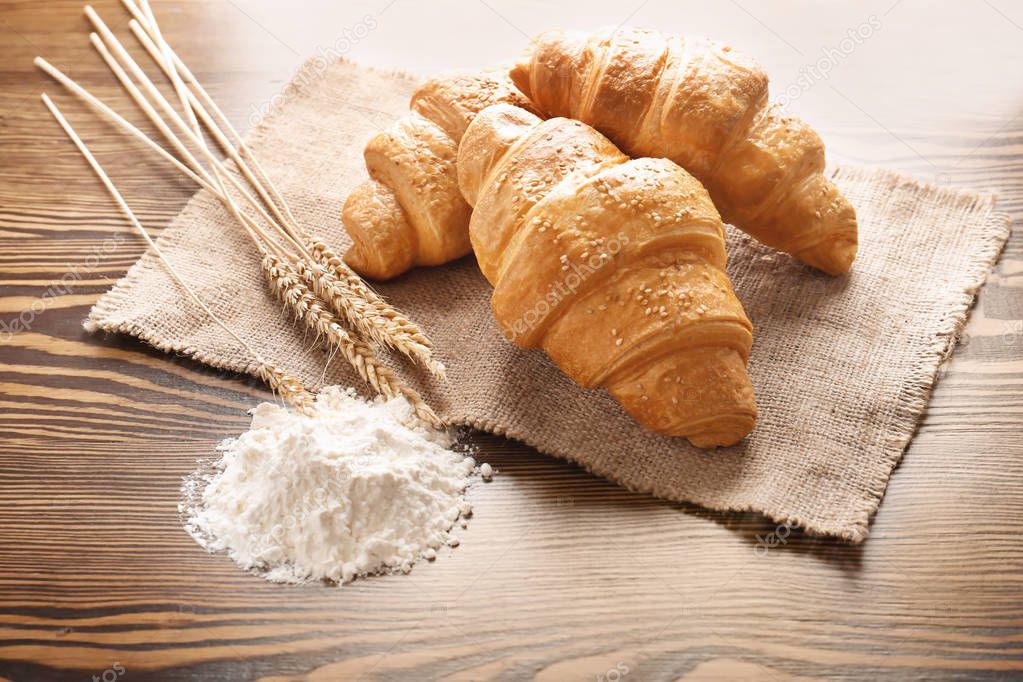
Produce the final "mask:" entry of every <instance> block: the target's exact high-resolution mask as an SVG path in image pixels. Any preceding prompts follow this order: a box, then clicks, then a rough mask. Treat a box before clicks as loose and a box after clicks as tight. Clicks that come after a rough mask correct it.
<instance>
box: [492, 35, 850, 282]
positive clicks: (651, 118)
mask: <svg viewBox="0 0 1023 682" xmlns="http://www.w3.org/2000/svg"><path fill="white" fill-rule="evenodd" d="M510 75H511V78H512V80H513V81H514V83H515V84H516V85H517V86H518V87H519V89H520V90H521V91H522V92H523V93H524V94H525V95H526V96H527V97H529V98H530V99H531V100H532V101H533V103H534V104H535V105H536V107H537V108H538V109H539V110H540V112H542V113H544V114H546V115H550V116H568V117H571V118H576V119H579V120H581V121H584V122H586V123H588V124H590V125H592V126H593V127H595V128H596V129H597V130H599V131H601V132H602V133H604V134H605V135H607V136H608V137H610V138H611V139H612V140H613V141H614V142H615V143H616V144H618V145H619V146H620V147H621V149H623V150H624V151H625V152H626V153H628V154H630V155H633V156H665V157H668V158H670V159H671V160H673V161H675V162H677V163H678V164H679V165H681V166H683V167H684V168H685V169H686V170H688V171H689V172H691V173H692V174H693V175H695V176H696V177H697V178H698V179H699V180H700V181H701V182H703V183H704V185H705V186H706V187H707V190H708V191H709V192H710V195H711V197H712V198H713V199H714V203H715V204H716V206H717V207H718V210H719V211H720V212H721V215H722V217H723V218H724V220H725V221H727V222H729V223H732V224H734V225H735V226H736V227H738V228H740V229H742V230H744V231H745V232H747V233H749V234H750V235H752V236H754V237H756V238H757V239H758V240H759V241H761V242H763V243H764V244H767V245H768V246H771V247H773V248H776V249H778V250H781V251H785V252H788V253H790V254H792V255H793V256H795V257H796V258H798V259H799V260H801V261H803V262H805V263H807V264H809V265H812V266H814V267H816V268H819V269H821V270H823V271H825V272H827V273H830V274H840V273H844V272H848V270H849V268H850V267H851V266H852V261H853V259H854V258H855V256H856V244H857V228H856V213H855V211H854V210H853V207H852V206H851V205H850V204H849V202H848V201H846V199H845V197H843V196H842V194H841V193H840V192H839V191H838V188H837V187H835V185H834V184H833V183H832V182H831V181H830V180H828V179H827V178H826V177H824V175H823V170H824V145H823V143H822V142H821V139H820V138H819V137H818V136H817V134H816V133H815V132H814V131H813V130H812V129H811V128H810V127H809V126H808V125H807V124H806V123H804V122H803V121H801V120H799V119H798V118H795V117H793V116H790V115H788V114H786V113H785V111H784V110H783V109H782V108H781V107H780V106H778V105H769V104H768V102H767V76H766V75H765V73H764V71H763V70H762V69H761V68H760V66H759V65H758V64H757V63H756V62H754V61H753V60H752V59H750V58H748V57H746V56H744V55H742V54H740V53H738V52H736V51H735V50H733V49H732V48H731V47H728V46H722V45H720V44H718V43H716V42H713V41H711V40H708V39H706V38H697V37H685V38H678V37H674V38H671V37H666V36H664V35H662V34H660V33H658V32H656V31H647V30H641V29H623V30H619V31H616V32H614V33H606V32H605V33H603V34H597V35H590V34H585V33H578V32H549V33H544V34H541V35H540V36H538V37H537V38H536V39H534V40H533V42H532V44H531V45H530V47H529V49H528V51H527V53H526V54H525V56H524V57H523V58H522V59H521V60H520V61H519V62H518V63H517V64H516V65H515V66H514V67H513V68H512V71H511V74H510Z"/></svg>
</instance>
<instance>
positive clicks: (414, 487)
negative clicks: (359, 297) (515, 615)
mask: <svg viewBox="0 0 1023 682" xmlns="http://www.w3.org/2000/svg"><path fill="white" fill-rule="evenodd" d="M252 415H253V416H252V425H251V427H250V428H249V430H248V431H246V432H245V433H244V434H242V435H241V436H240V437H239V438H236V439H229V440H226V441H224V442H223V443H222V444H221V445H220V447H219V450H220V451H221V452H222V453H223V457H222V459H221V460H220V461H218V462H217V463H216V464H215V465H214V466H213V469H212V471H209V470H205V471H203V470H200V471H198V472H196V473H195V474H193V475H192V476H191V477H190V478H188V479H186V481H185V485H184V488H183V492H184V501H183V502H182V505H181V511H182V513H183V515H184V517H185V528H186V529H187V530H188V532H189V533H190V534H191V535H192V537H193V538H195V540H196V541H197V542H198V543H199V544H201V545H202V546H204V547H206V548H207V549H209V550H210V551H218V550H226V551H227V553H228V554H229V555H230V557H231V558H232V559H234V561H235V562H236V563H237V564H238V565H239V566H241V567H242V568H244V569H247V570H254V571H258V572H259V573H260V574H262V575H263V576H265V577H266V578H267V579H268V580H272V581H275V582H304V581H308V580H318V579H323V578H327V579H330V580H335V581H338V582H348V581H350V580H352V579H353V578H355V577H356V576H360V575H368V574H374V573H386V572H393V571H397V570H402V571H405V572H407V571H409V570H411V568H412V564H413V563H415V562H416V561H417V560H418V559H420V558H427V559H432V558H434V557H436V550H437V549H438V548H439V547H441V546H442V545H444V544H449V545H451V546H455V545H457V544H458V541H457V539H455V538H454V537H453V536H452V535H451V533H450V531H451V528H452V526H453V525H454V524H455V523H456V522H458V520H459V518H460V517H466V516H468V515H469V514H470V513H471V507H470V506H469V503H468V502H467V501H466V499H465V496H464V493H465V490H466V487H467V486H468V484H469V478H470V476H471V475H472V473H473V471H474V469H475V465H476V463H475V461H474V460H473V459H472V458H471V457H466V456H465V455H463V454H459V453H457V452H454V451H453V450H452V449H451V447H452V445H453V444H454V438H453V436H452V434H450V433H447V432H438V431H435V430H433V429H429V428H428V427H424V426H418V425H411V424H412V423H413V422H412V420H411V419H410V417H411V409H410V408H409V406H408V403H406V402H405V401H404V399H395V400H391V401H388V402H384V401H381V400H378V401H375V402H367V401H365V400H362V399H360V398H359V397H358V396H357V395H356V394H355V393H354V391H352V390H350V389H349V390H345V389H342V388H339V387H336V386H333V387H330V388H327V389H324V390H323V391H322V392H321V393H320V394H319V396H318V397H317V400H316V406H315V408H314V411H313V414H312V415H310V416H306V415H302V414H300V413H298V412H296V411H294V410H288V409H285V408H283V407H280V406H278V405H273V404H270V403H263V404H262V405H259V406H258V407H257V408H255V409H254V410H253V412H252ZM462 523H463V525H464V523H465V522H464V520H463V521H462Z"/></svg>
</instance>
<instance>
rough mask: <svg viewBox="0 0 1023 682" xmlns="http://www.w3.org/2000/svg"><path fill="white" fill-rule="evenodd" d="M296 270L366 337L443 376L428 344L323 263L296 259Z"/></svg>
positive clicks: (331, 307) (332, 309) (323, 299)
mask: <svg viewBox="0 0 1023 682" xmlns="http://www.w3.org/2000/svg"><path fill="white" fill-rule="evenodd" d="M295 267H296V269H297V270H298V272H299V274H300V275H301V276H302V279H303V281H304V282H305V283H306V285H307V286H309V287H310V288H312V290H313V293H315V294H316V295H317V296H318V297H319V298H320V299H321V300H322V301H324V302H325V303H327V304H328V306H329V307H330V309H331V311H332V312H333V313H334V314H335V315H337V316H339V317H342V318H344V320H346V321H347V322H348V324H349V325H350V326H351V327H352V328H353V329H354V330H355V331H356V332H358V333H359V334H360V335H361V336H362V337H363V338H366V339H369V340H371V341H375V342H376V343H378V344H380V345H382V346H385V347H388V348H392V349H394V350H396V351H398V352H400V353H402V354H404V355H405V356H406V357H408V358H410V359H412V360H415V361H417V362H419V363H420V364H422V365H423V366H424V367H426V368H427V369H429V370H430V372H432V373H433V374H435V375H437V376H440V377H443V376H444V365H442V364H441V363H440V362H438V361H436V360H434V358H433V351H432V350H431V349H430V347H429V346H426V345H424V344H422V343H419V342H418V341H416V340H415V339H413V338H411V336H410V335H409V334H406V333H404V331H403V330H402V329H401V328H400V327H398V326H396V325H394V324H392V323H391V321H390V319H388V318H386V317H384V316H383V315H381V314H380V313H379V311H378V310H377V309H376V307H375V306H373V305H372V304H371V303H370V302H369V301H367V300H366V299H364V298H362V297H361V296H359V295H358V294H356V293H355V292H354V291H353V290H352V288H351V287H350V286H349V285H348V283H347V282H346V281H344V280H341V279H338V277H337V276H336V275H334V273H332V272H330V271H329V270H327V269H326V268H324V267H323V266H322V265H319V264H313V265H310V264H309V263H308V261H306V260H304V259H303V260H300V261H297V262H296V264H295Z"/></svg>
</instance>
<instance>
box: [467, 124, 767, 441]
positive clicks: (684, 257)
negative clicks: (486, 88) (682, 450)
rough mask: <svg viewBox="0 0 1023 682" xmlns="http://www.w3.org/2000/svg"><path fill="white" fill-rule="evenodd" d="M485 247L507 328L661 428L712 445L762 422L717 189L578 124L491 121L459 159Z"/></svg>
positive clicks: (474, 129)
mask: <svg viewBox="0 0 1023 682" xmlns="http://www.w3.org/2000/svg"><path fill="white" fill-rule="evenodd" d="M458 169H459V181H460V186H461V189H462V192H463V195H464V196H465V197H466V199H467V200H468V201H469V203H470V204H473V205H474V211H473V215H472V219H471V221H470V236H471V239H472V244H473V248H474V250H475V252H476V257H477V260H478V262H479V265H480V268H481V270H482V272H483V274H484V276H486V278H487V279H488V280H489V281H490V282H491V283H492V284H493V285H494V294H493V298H492V306H493V309H494V315H495V317H496V319H497V321H498V323H499V324H500V326H501V328H502V330H503V331H504V333H505V334H506V335H507V336H508V337H509V338H510V339H511V340H512V341H514V342H515V343H516V344H518V345H520V346H523V347H542V348H544V350H545V351H546V352H547V353H548V354H549V355H550V357H551V359H552V360H553V361H554V362H555V363H556V364H557V365H558V366H559V367H560V368H561V369H562V370H563V371H564V372H565V373H566V374H568V375H569V376H570V377H571V378H572V379H574V380H575V381H576V382H578V383H579V384H581V385H583V386H587V387H594V386H603V387H606V388H607V389H608V390H609V391H610V392H611V394H612V395H613V396H614V397H615V398H616V399H617V400H618V401H619V402H620V403H621V404H622V406H623V407H624V408H625V409H626V410H627V411H628V412H629V413H630V414H632V415H633V416H634V417H635V418H636V419H637V420H638V421H639V422H640V423H642V424H643V425H644V426H646V427H647V428H649V429H651V430H654V431H657V432H660V433H665V434H669V435H684V436H686V437H688V438H689V439H690V441H691V442H693V443H694V444H695V445H697V446H700V447H712V446H717V445H730V444H733V443H735V442H737V441H739V440H741V439H742V438H743V437H744V436H745V435H746V434H747V433H748V432H749V431H750V430H751V429H752V428H753V424H754V422H755V419H756V403H755V399H754V396H753V390H752V387H751V385H750V381H749V377H748V376H747V374H746V369H745V363H746V360H747V358H748V355H749V350H750V346H751V344H752V333H751V330H752V328H751V325H750V322H749V320H748V319H747V317H746V315H745V313H744V312H743V309H742V306H741V305H740V303H739V301H738V299H737V298H736V297H735V294H734V292H733V291H732V286H731V283H730V281H729V280H728V276H727V274H726V273H725V270H724V266H725V246H724V227H723V224H722V222H721V219H720V216H719V215H718V213H717V211H716V209H715V208H714V205H713V203H712V202H711V200H710V197H709V196H708V194H707V192H706V190H705V189H704V188H703V186H702V185H701V184H700V183H699V182H698V181H697V180H696V179H695V178H694V177H693V176H692V175H690V174H689V173H687V172H685V171H684V170H682V169H681V168H680V167H679V166H678V165H676V164H675V163H673V162H671V161H668V160H666V159H649V158H643V159H635V160H630V159H629V158H628V157H627V156H625V155H624V154H622V153H621V152H620V151H619V150H618V149H617V148H616V147H615V146H614V144H613V143H611V142H610V141H609V140H608V139H607V138H605V137H604V136H602V135H601V134H600V133H598V132H597V131H595V130H594V129H592V128H590V127H589V126H586V125H584V124H582V123H580V122H578V121H573V120H568V119H564V118H556V119H551V120H548V121H544V122H541V120H540V119H539V118H537V117H536V116H534V115H532V114H530V113H528V112H525V111H523V110H521V109H517V108H515V107H512V106H507V105H498V106H494V107H490V108H488V109H486V110H484V111H483V112H482V113H481V114H480V115H479V116H478V117H477V118H476V120H475V121H474V122H473V123H472V124H471V125H470V126H469V128H468V130H467V131H466V134H465V137H464V138H463V140H462V145H461V148H460V150H459V160H458Z"/></svg>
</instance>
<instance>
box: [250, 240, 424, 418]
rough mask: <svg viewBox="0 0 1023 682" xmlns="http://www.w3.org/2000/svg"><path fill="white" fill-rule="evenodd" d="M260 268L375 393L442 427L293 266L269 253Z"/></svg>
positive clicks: (289, 305)
mask: <svg viewBox="0 0 1023 682" xmlns="http://www.w3.org/2000/svg"><path fill="white" fill-rule="evenodd" d="M261 266H262V270H263V276H264V277H265V278H266V281H267V284H268V285H269V286H270V289H271V291H273V293H274V294H275V295H276V296H277V298H278V299H280V300H281V302H282V303H284V305H285V306H286V307H287V308H288V309H290V310H291V311H292V312H293V313H294V314H295V316H296V317H297V318H299V320H300V321H301V322H303V323H304V324H305V325H306V326H307V327H309V328H310V329H312V330H313V331H315V332H316V333H317V335H319V336H322V337H323V338H325V339H326V340H327V342H328V343H329V345H330V346H331V347H333V348H336V349H337V350H338V351H340V353H341V354H342V356H344V358H345V360H347V361H348V364H350V365H351V366H352V367H353V368H355V371H356V372H358V373H359V376H360V377H362V379H363V380H364V381H365V382H366V383H368V384H369V385H370V387H372V388H373V390H374V391H376V392H377V393H380V394H382V395H383V396H384V397H387V398H394V397H397V396H403V397H404V398H405V399H406V400H407V401H408V403H409V405H411V406H412V411H413V412H414V413H415V415H416V416H417V417H419V418H420V419H422V420H423V421H425V422H427V423H429V424H431V425H433V426H436V427H441V426H443V422H442V421H441V419H440V418H439V417H438V416H437V414H436V413H435V412H434V411H433V410H432V409H431V408H430V406H429V405H427V404H426V403H425V402H424V401H423V398H422V396H420V395H419V393H418V392H417V391H416V390H415V389H413V388H412V387H410V386H408V385H406V384H405V383H403V382H402V381H401V380H400V379H399V378H398V376H397V375H396V374H395V373H394V372H393V371H391V369H390V368H388V367H387V366H385V365H383V364H381V363H380V360H379V359H378V358H377V357H376V354H375V353H374V352H373V348H372V347H371V346H369V345H368V344H367V343H365V342H363V341H358V340H356V339H353V338H352V336H351V335H350V334H349V333H348V332H347V331H346V330H345V329H344V327H342V326H341V325H340V324H339V320H338V318H337V316H336V315H334V313H333V312H331V311H330V310H327V309H326V308H325V307H324V306H323V303H322V301H321V300H320V299H319V297H318V296H316V294H315V293H313V291H312V289H310V287H309V286H308V285H307V284H306V283H305V282H304V281H303V279H302V276H301V275H300V274H299V272H298V270H297V269H296V267H295V266H294V265H292V264H291V263H287V262H285V261H284V260H282V259H280V258H278V257H277V256H274V255H273V254H269V253H268V254H266V255H264V257H263V260H262V263H261Z"/></svg>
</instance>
